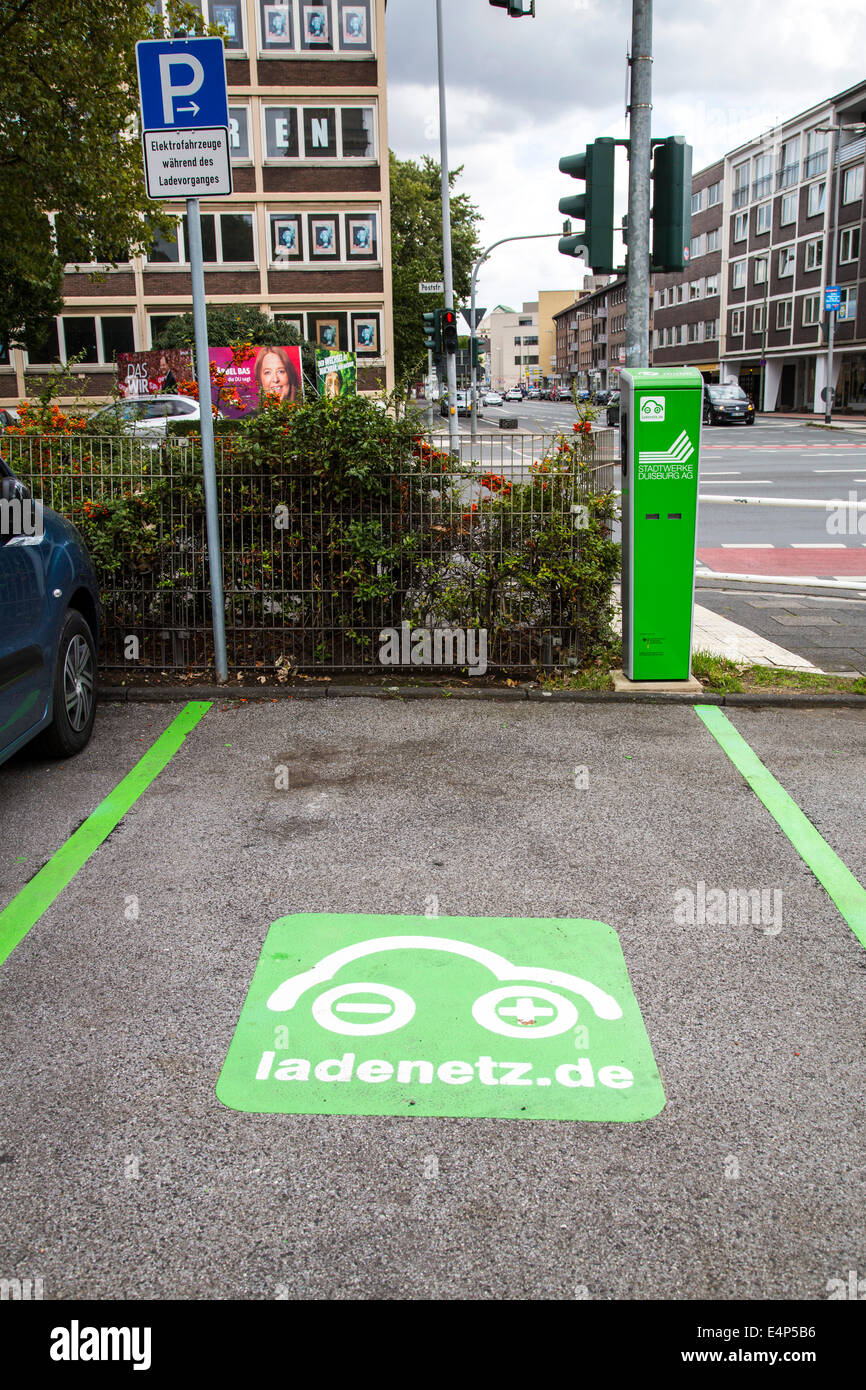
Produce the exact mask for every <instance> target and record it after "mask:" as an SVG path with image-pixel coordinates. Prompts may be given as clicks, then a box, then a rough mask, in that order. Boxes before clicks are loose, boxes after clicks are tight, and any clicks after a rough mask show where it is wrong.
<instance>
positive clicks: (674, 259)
mask: <svg viewBox="0 0 866 1390" xmlns="http://www.w3.org/2000/svg"><path fill="white" fill-rule="evenodd" d="M652 177H653V206H652V224H653V234H652V260H651V267H650V268H651V269H652V270H685V268H686V264H687V262H688V259H689V245H690V242H691V239H692V147H691V145H687V144H686V141H685V136H683V135H669V136H668V138H667V139H666V140H660V141H659V142H658V144H656V147H655V159H654V160H653V171H652Z"/></svg>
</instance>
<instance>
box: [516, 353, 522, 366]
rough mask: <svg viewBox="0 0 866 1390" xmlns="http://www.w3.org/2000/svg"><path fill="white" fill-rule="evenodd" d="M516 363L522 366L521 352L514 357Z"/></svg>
mask: <svg viewBox="0 0 866 1390" xmlns="http://www.w3.org/2000/svg"><path fill="white" fill-rule="evenodd" d="M514 365H515V367H520V366H521V365H522V363H521V361H520V354H519V353H518V355H517V356H516V357H515V359H514Z"/></svg>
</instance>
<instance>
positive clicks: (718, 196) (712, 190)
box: [707, 179, 722, 208]
mask: <svg viewBox="0 0 866 1390" xmlns="http://www.w3.org/2000/svg"><path fill="white" fill-rule="evenodd" d="M721 201H722V181H721V179H720V180H719V182H718V183H711V184H710V186H709V188H708V189H707V207H708V208H714V207H715V206H716V203H720V202H721Z"/></svg>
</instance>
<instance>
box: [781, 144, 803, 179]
mask: <svg viewBox="0 0 866 1390" xmlns="http://www.w3.org/2000/svg"><path fill="white" fill-rule="evenodd" d="M799 177H800V137H799V135H795V136H794V137H793V139H791V140H785V141H784V142H783V144H782V148H781V150H780V151H779V177H778V180H777V182H778V186H779V188H790V187H791V185H792V184H793V183H796V182H797V180H798V179H799Z"/></svg>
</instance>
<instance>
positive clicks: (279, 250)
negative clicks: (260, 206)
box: [271, 217, 304, 261]
mask: <svg viewBox="0 0 866 1390" xmlns="http://www.w3.org/2000/svg"><path fill="white" fill-rule="evenodd" d="M271 232H272V236H273V241H274V260H275V261H300V260H303V256H304V247H303V243H302V241H301V219H300V217H272V218H271Z"/></svg>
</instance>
